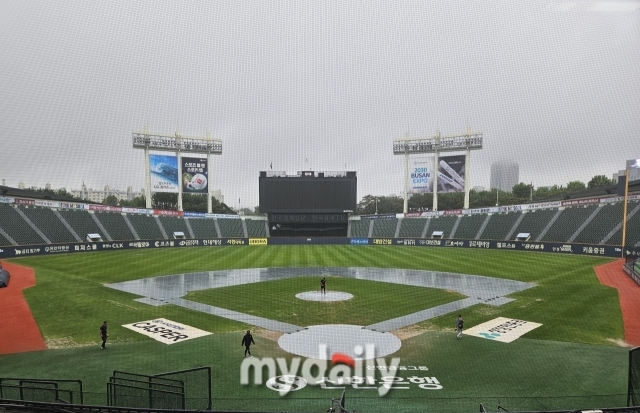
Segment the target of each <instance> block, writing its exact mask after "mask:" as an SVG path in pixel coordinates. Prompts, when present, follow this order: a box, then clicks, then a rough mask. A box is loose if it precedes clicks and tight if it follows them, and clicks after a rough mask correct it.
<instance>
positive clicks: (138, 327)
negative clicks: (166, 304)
mask: <svg viewBox="0 0 640 413" xmlns="http://www.w3.org/2000/svg"><path fill="white" fill-rule="evenodd" d="M122 327H125V328H128V329H130V330H133V331H136V332H138V333H140V334H144V335H145V336H149V337H151V338H152V339H154V340H157V341H159V342H161V343H164V344H175V343H178V342H180V341H185V340H190V339H192V338H197V337H203V336H208V335H209V334H212V333H209V332H208V331H204V330H199V329H197V328H195V327H191V326H188V325H185V324H181V323H177V322H175V321H171V320H167V319H166V318H156V319H154V320H148V321H138V322H137V323H133V324H125V325H123V326H122Z"/></svg>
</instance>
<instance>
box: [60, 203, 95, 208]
mask: <svg viewBox="0 0 640 413" xmlns="http://www.w3.org/2000/svg"><path fill="white" fill-rule="evenodd" d="M88 207H89V206H88V205H87V204H79V203H76V202H60V208H66V209H88Z"/></svg>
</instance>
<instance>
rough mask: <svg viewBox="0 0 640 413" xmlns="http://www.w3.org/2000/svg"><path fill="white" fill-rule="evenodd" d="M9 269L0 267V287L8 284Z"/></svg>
mask: <svg viewBox="0 0 640 413" xmlns="http://www.w3.org/2000/svg"><path fill="white" fill-rule="evenodd" d="M9 278H11V276H10V275H9V271H7V270H2V269H0V288H2V287H6V286H8V285H9Z"/></svg>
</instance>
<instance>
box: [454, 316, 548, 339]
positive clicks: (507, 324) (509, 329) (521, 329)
mask: <svg viewBox="0 0 640 413" xmlns="http://www.w3.org/2000/svg"><path fill="white" fill-rule="evenodd" d="M541 325H542V324H539V323H534V322H531V321H524V320H516V319H514V318H505V317H498V318H494V319H493V320H491V321H487V322H486V323H482V324H479V325H477V326H475V327H471V328H470V329H468V330H464V331H463V334H464V335H467V336H475V337H481V338H486V339H489V340H495V341H501V342H503V343H511V342H512V341H515V340H517V339H518V338H520V337H521V336H523V335H524V334H526V333H528V332H529V331H531V330H533V329H535V328H538V327H540V326H541Z"/></svg>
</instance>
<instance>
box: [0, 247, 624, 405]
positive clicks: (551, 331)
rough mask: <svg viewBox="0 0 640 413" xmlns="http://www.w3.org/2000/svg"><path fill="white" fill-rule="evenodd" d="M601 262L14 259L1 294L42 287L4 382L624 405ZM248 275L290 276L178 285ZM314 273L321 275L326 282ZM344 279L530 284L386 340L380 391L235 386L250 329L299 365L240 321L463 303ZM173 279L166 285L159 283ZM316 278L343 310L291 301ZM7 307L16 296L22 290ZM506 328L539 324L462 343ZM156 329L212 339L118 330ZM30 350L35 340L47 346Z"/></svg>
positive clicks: (239, 400) (252, 395) (259, 343)
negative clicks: (162, 376) (157, 323)
mask: <svg viewBox="0 0 640 413" xmlns="http://www.w3.org/2000/svg"><path fill="white" fill-rule="evenodd" d="M610 262H612V260H611V259H607V258H598V257H585V256H571V255H556V254H549V253H538V252H516V251H494V250H487V251H480V250H450V249H444V248H426V247H408V248H407V247H394V246H324V245H323V246H318V245H302V246H244V247H197V248H184V249H167V250H135V251H110V252H101V253H94V252H91V253H86V254H66V255H58V256H53V257H52V256H47V257H30V258H21V259H12V260H8V261H5V262H3V265H5V267H6V268H9V269H10V270H11V271H12V280H11V284H10V286H9V287H10V288H11V287H12V285H18V283H19V282H18V280H19V279H20V277H22V274H23V273H24V274H26V273H28V272H29V269H32V270H33V274H34V276H35V285H34V286H32V287H29V288H25V289H24V290H21V291H20V292H19V294H23V295H24V299H25V300H26V303H27V304H28V309H29V310H30V313H31V314H32V317H33V320H34V321H35V327H34V328H37V329H38V331H39V334H35V335H31V336H29V335H24V336H22V335H20V334H22V333H20V334H18V333H17V335H15V336H9V333H8V332H10V331H12V329H13V330H15V331H25V330H27V329H28V328H26V327H24V328H23V326H28V325H29V320H27V319H25V317H24V315H23V313H20V312H16V313H15V314H13V313H10V314H3V315H2V316H1V317H2V319H1V320H0V328H2V330H0V336H2V337H1V340H0V377H20V378H55V379H80V380H82V382H83V386H84V391H85V404H106V383H107V381H108V378H109V376H110V375H111V374H112V372H113V371H114V370H119V371H126V372H133V373H140V374H149V375H153V374H159V373H164V372H170V371H175V370H181V369H187V368H192V367H200V366H210V367H211V368H212V397H213V408H214V409H216V410H232V409H234V410H262V411H310V412H312V411H318V412H319V411H326V410H327V408H328V407H329V405H330V401H331V398H336V397H339V396H340V394H341V392H342V390H343V389H344V390H346V397H347V405H346V407H347V409H349V410H356V411H360V410H361V411H380V412H385V411H421V412H423V411H477V409H478V406H479V404H480V403H482V404H483V405H484V406H485V407H486V408H487V409H488V410H494V411H495V410H497V409H499V408H500V407H501V408H503V409H506V410H510V411H517V410H520V411H523V410H557V409H579V408H594V407H605V406H608V407H613V406H624V405H625V404H626V392H627V362H628V349H629V346H630V344H629V343H625V337H628V334H629V333H630V332H629V331H625V325H626V324H625V323H624V320H623V311H622V310H621V305H620V299H619V293H618V291H617V290H616V289H615V288H612V287H609V286H606V285H603V284H601V282H600V281H599V279H598V276H597V275H596V271H595V270H594V268H595V267H598V266H601V265H604V264H607V263H610ZM252 268H253V269H269V271H270V273H275V274H277V273H278V269H287V274H288V275H287V277H284V278H278V277H274V278H273V279H257V280H252V281H251V282H244V281H242V280H239V281H234V282H229V283H228V286H227V285H220V284H217V285H216V287H215V288H204V289H202V288H189V287H188V285H187V284H188V283H189V282H190V281H189V280H190V279H191V278H189V274H193V273H199V274H201V276H203V277H209V279H210V280H214V281H215V280H216V277H217V276H218V275H219V274H223V273H224V271H227V272H226V273H225V274H227V277H228V278H226V279H227V280H231V279H232V276H233V274H235V273H234V272H233V271H229V270H244V269H252ZM319 268H320V269H323V268H324V269H325V270H322V271H321V273H322V274H320V273H319V270H318V269H319ZM337 268H347V269H348V268H358V269H365V270H366V269H372V270H376V271H379V270H380V269H401V270H411V271H412V272H407V274H409V275H410V276H411V277H417V278H419V277H420V272H421V271H425V274H427V272H435V273H445V274H462V275H465V276H470V277H483V278H481V279H483V280H484V279H491V280H495V281H496V282H499V281H500V280H503V281H504V280H509V281H517V282H520V283H527V288H525V289H522V290H521V291H517V292H514V293H511V294H508V295H506V296H505V298H506V299H504V300H503V301H501V302H500V303H499V305H497V304H496V303H491V302H488V301H486V300H485V301H478V303H477V304H475V303H474V304H473V305H468V306H466V307H464V308H462V309H460V310H459V311H453V312H449V313H444V314H441V315H437V316H433V317H430V318H429V317H427V318H428V319H425V320H423V321H418V322H416V323H414V324H410V325H404V326H402V327H401V328H397V329H394V330H389V331H388V332H386V333H385V334H393V335H394V336H395V337H397V338H398V339H399V340H400V342H401V345H400V347H399V349H397V351H395V352H393V353H392V354H389V355H386V356H385V360H386V362H387V363H390V362H391V360H392V358H397V359H398V360H397V363H396V364H397V366H398V367H397V368H396V369H397V371H396V372H395V373H394V376H395V378H394V379H388V378H386V379H385V378H384V377H383V376H384V374H382V373H381V371H380V367H379V365H378V366H377V367H376V366H373V369H374V370H375V371H374V375H375V376H374V377H375V378H374V380H373V382H371V383H368V384H369V385H362V384H360V385H358V382H357V380H355V381H354V380H351V381H349V380H346V381H345V380H343V381H336V380H326V381H324V383H322V384H321V385H316V384H314V383H307V385H306V386H297V387H299V388H297V387H296V386H293V387H296V388H295V389H293V388H292V390H295V391H289V392H287V394H286V395H284V396H283V395H281V394H280V393H279V392H278V391H274V390H277V388H274V386H273V385H272V386H271V387H270V386H269V385H267V384H265V382H267V381H268V380H269V379H273V377H269V374H267V373H268V372H267V371H266V370H265V371H264V372H263V373H264V374H263V377H262V378H263V381H262V383H260V384H257V383H251V384H249V385H243V384H241V383H240V375H241V365H242V363H243V360H244V347H242V346H241V340H242V337H243V335H244V333H245V332H246V330H251V331H252V334H253V338H254V340H255V345H253V346H252V347H251V352H252V355H253V356H254V358H255V359H257V360H264V359H265V358H274V359H276V358H283V359H284V360H285V361H286V363H288V364H287V365H291V363H293V360H294V359H295V358H296V357H298V356H297V355H296V354H292V353H291V352H288V351H285V350H284V349H283V348H281V346H280V345H279V340H280V338H281V337H282V336H283V335H285V336H286V335H287V334H288V333H283V332H282V331H277V329H275V330H270V329H268V328H265V327H264V326H261V325H256V324H252V323H251V322H243V321H241V320H253V319H256V320H257V319H261V320H272V321H276V322H280V323H284V324H287V325H293V326H299V327H301V328H307V327H309V326H323V325H343V324H344V325H353V326H369V325H376V324H377V323H383V322H385V321H388V320H393V319H397V318H401V317H403V316H406V315H409V314H418V313H420V314H424V311H426V310H428V309H432V308H446V306H447V305H453V304H452V303H456V302H460V300H463V299H465V298H467V297H465V294H462V293H461V292H460V291H459V290H456V289H447V288H430V287H425V286H419V285H417V284H419V283H415V282H399V283H390V282H385V281H380V279H379V278H376V277H371V278H369V279H368V277H367V275H366V274H367V271H365V270H359V272H358V274H364V276H363V275H358V276H357V277H347V276H344V275H343V274H344V273H343V272H341V271H337V270H333V271H332V270H331V269H337ZM283 271H284V270H283ZM374 273H375V272H374ZM202 274H205V275H202ZM229 274H231V275H229ZM409 275H406V277H409ZM166 276H172V277H171V278H157V277H166ZM321 276H325V277H326V278H327V290H328V291H330V292H332V291H339V292H344V293H348V294H350V295H351V296H352V298H350V299H347V300H344V301H335V302H323V301H307V300H301V299H299V298H296V295H297V294H300V293H304V292H315V291H317V290H318V289H319V280H320V277H321ZM181 277H182V278H181ZM434 278H436V279H437V278H438V276H437V275H436V276H434ZM144 279H157V280H169V279H171V280H172V281H171V283H173V284H172V286H171V288H176V285H175V284H178V285H179V286H180V283H182V284H184V285H183V286H182V287H184V291H185V292H186V293H185V294H184V296H183V297H182V298H183V299H185V300H188V301H189V302H190V303H197V306H193V308H187V307H185V306H181V305H177V304H176V303H178V301H171V300H166V301H162V300H159V301H158V302H157V303H155V304H153V303H152V304H153V305H151V304H150V303H149V301H147V302H144V300H139V301H136V299H140V298H141V297H144V296H143V295H136V294H133V293H131V292H127V291H123V290H119V289H117V288H113V286H114V285H119V284H122V283H126V282H131V281H136V280H144ZM479 279H480V278H479ZM181 280H182V281H181ZM465 280H473V278H465ZM14 283H15V284H14ZM212 285H213V284H212ZM185 286H186V287H185ZM182 287H180V288H182ZM10 288H5V289H2V290H0V302H1V301H2V300H5V299H7V300H8V298H9V295H8V294H9V293H11V291H10ZM163 288H164V287H163ZM18 291H19V290H18ZM3 294H4V297H3ZM11 294H13V296H14V298H15V296H17V293H16V288H14V289H13V293H11ZM19 298H21V297H19ZM7 302H8V301H7ZM443 306H444V307H443ZM196 307H197V308H207V309H211V308H214V309H224V310H230V312H232V313H233V314H241V315H247V317H248V318H246V317H245V318H243V317H235V318H234V317H228V316H220V315H219V314H222V313H221V312H220V311H219V310H216V311H218V312H217V313H216V312H212V311H209V312H207V311H201V310H198V309H194V308H196ZM421 312H423V313H421ZM458 313H460V315H462V316H463V318H464V321H465V325H464V331H463V335H462V339H460V340H458V339H456V331H455V330H454V327H455V321H456V317H457V316H458ZM216 314H218V315H216ZM251 317H253V318H251ZM423 318H425V317H423ZM501 318H506V319H509V320H521V321H526V322H527V323H530V324H531V325H535V326H536V327H535V328H532V329H530V330H528V331H526V332H525V333H523V334H521V335H517V337H515V338H513V340H511V341H498V340H496V339H494V337H489V336H488V335H487V334H484V336H483V335H482V334H479V335H477V334H476V335H473V334H472V333H471V332H472V331H474V327H476V326H481V325H483V324H484V323H489V324H487V325H490V323H491V322H493V321H494V320H496V319H501ZM158 319H163V320H169V321H171V322H173V323H176V325H184V326H189V327H193V328H195V329H197V330H200V331H202V332H206V333H210V334H203V335H201V336H198V337H194V338H189V339H186V340H182V341H179V342H174V343H172V344H166V343H165V342H162V341H159V340H158V339H154V337H153V334H147V335H145V334H142V333H141V332H140V331H136V329H135V328H129V327H124V326H125V325H132V324H135V323H140V322H143V321H149V320H158ZM104 320H107V321H108V326H109V327H108V328H109V329H108V332H109V338H108V341H107V349H106V350H104V351H103V350H101V349H100V343H101V340H100V336H99V327H100V325H101V324H102V322H103V321H104ZM405 324H406V323H405ZM627 329H628V327H627ZM476 330H477V329H476ZM466 332H469V333H468V334H465V333H466ZM337 339H338V340H349V339H350V337H338V338H337ZM37 340H42V345H41V346H40V347H39V344H38V343H36V341H37ZM3 343H4V344H3ZM3 346H4V349H3ZM9 348H10V349H11V350H7V349H9ZM41 348H42V349H41ZM303 361H304V358H303ZM387 373H388V372H387ZM277 375H278V376H280V375H281V372H280V371H278V373H277ZM275 380H276V382H277V380H278V379H277V378H276V379H275ZM254 381H255V380H254ZM273 383H274V381H273V380H272V384H273ZM425 383H426V384H430V385H425ZM385 385H386V387H388V388H389V391H388V393H387V394H386V395H385V396H384V397H381V396H380V395H379V391H378V389H379V388H380V387H384V386H385ZM276 387H277V386H276Z"/></svg>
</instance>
